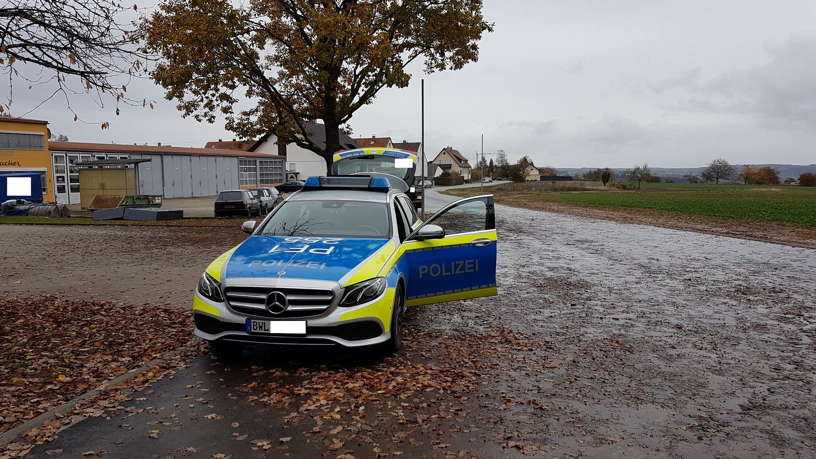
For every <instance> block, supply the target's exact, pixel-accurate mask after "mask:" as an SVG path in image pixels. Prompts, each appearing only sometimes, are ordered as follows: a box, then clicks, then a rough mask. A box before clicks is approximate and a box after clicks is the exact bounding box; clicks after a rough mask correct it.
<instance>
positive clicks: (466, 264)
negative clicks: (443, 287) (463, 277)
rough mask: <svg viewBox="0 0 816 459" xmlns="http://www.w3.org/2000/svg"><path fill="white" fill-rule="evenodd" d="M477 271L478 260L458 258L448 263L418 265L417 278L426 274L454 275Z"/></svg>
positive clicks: (434, 275)
mask: <svg viewBox="0 0 816 459" xmlns="http://www.w3.org/2000/svg"><path fill="white" fill-rule="evenodd" d="M478 271H479V260H478V259H475V260H459V261H451V262H449V263H439V264H433V265H422V266H420V267H419V278H420V279H422V278H423V277H426V276H431V277H439V276H455V275H458V274H468V273H475V272H478Z"/></svg>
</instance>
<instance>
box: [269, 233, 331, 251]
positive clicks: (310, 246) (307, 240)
mask: <svg viewBox="0 0 816 459" xmlns="http://www.w3.org/2000/svg"><path fill="white" fill-rule="evenodd" d="M342 240H343V239H341V238H336V237H287V238H286V239H284V240H283V245H281V244H277V245H275V247H272V248H271V249H270V250H269V253H280V252H283V253H312V254H315V255H329V254H330V253H332V252H334V247H335V245H336V244H337V243H338V242H340V241H342ZM289 244H299V245H289ZM320 244H326V245H328V246H329V247H325V246H323V247H321V246H320ZM315 246H316V247H315Z"/></svg>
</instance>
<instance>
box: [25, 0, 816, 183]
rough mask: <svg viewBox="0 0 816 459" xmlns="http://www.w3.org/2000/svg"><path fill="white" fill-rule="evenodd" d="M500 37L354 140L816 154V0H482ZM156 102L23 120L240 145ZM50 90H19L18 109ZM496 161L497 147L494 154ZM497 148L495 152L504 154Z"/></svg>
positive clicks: (578, 162)
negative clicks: (102, 124)
mask: <svg viewBox="0 0 816 459" xmlns="http://www.w3.org/2000/svg"><path fill="white" fill-rule="evenodd" d="M484 3H485V7H484V14H485V18H486V19H487V20H488V21H491V22H494V23H495V32H494V33H492V34H487V35H486V36H485V37H484V38H483V40H482V42H481V54H480V59H479V62H478V63H475V64H469V65H468V66H466V67H465V68H464V69H463V70H460V71H457V72H443V73H437V74H431V75H423V73H422V66H421V65H416V66H412V68H411V70H412V71H411V73H412V75H413V78H412V81H411V84H410V86H409V87H408V88H405V89H386V90H383V91H382V92H381V93H380V95H379V96H378V97H377V99H376V100H375V101H374V103H373V104H372V105H371V106H368V107H365V108H363V109H362V110H360V111H358V112H357V113H356V114H355V116H354V118H352V120H351V126H352V128H353V130H354V135H353V137H355V138H356V137H359V136H363V137H370V136H372V135H376V136H378V137H386V136H390V137H391V138H392V139H393V140H394V141H395V142H399V141H402V140H408V141H419V140H420V138H421V105H420V94H421V93H420V80H421V79H422V78H424V79H425V144H426V150H427V151H428V155H429V156H431V157H433V156H434V155H435V153H437V152H439V150H441V149H442V148H444V147H446V146H451V147H454V148H455V149H457V150H459V151H460V152H461V153H463V154H464V155H465V157H467V158H468V159H470V160H471V162H472V163H475V161H476V152H477V151H481V148H482V146H481V138H482V135H484V151H485V152H487V153H493V152H496V151H498V150H504V151H505V152H506V153H507V155H508V157H509V159H510V160H511V161H515V160H516V159H518V158H519V157H521V156H524V155H528V156H530V157H531V158H532V159H533V160H534V162H535V164H536V165H537V166H547V165H549V166H553V167H556V168H558V167H593V168H596V167H619V168H624V167H632V166H634V165H636V164H643V163H648V164H649V166H651V167H697V166H704V165H706V164H708V163H709V162H711V160H713V159H717V158H724V159H726V160H728V161H729V162H731V163H732V164H760V163H787V164H812V163H816V154H814V146H816V2H814V1H813V0H809V1H794V0H774V1H765V0H705V1H700V0H683V1H657V0H630V1H609V0H585V1H581V0H578V1H568V0H563V1H541V0H485V2H484ZM137 91H142V92H143V93H144V94H145V95H146V96H147V98H148V99H153V100H155V101H156V109H154V110H150V109H142V108H131V107H126V108H123V109H122V114H121V115H120V116H118V117H117V116H115V115H113V113H112V110H113V109H112V108H111V105H108V106H106V107H105V108H104V109H101V108H97V107H96V106H95V105H92V104H91V103H90V101H88V100H77V98H76V97H74V98H72V100H71V104H72V105H73V106H74V107H75V108H77V109H78V110H79V111H80V114H81V115H82V116H84V117H85V118H87V119H90V120H93V121H109V122H110V129H109V130H105V131H103V130H101V129H100V128H99V126H97V125H83V124H82V123H75V122H74V121H73V115H72V114H70V113H68V112H67V110H66V109H65V102H64V100H60V99H55V100H52V101H50V102H49V103H47V104H45V105H44V106H43V107H41V108H39V109H37V110H36V111H34V112H33V113H30V114H28V115H26V117H28V118H34V119H43V120H47V121H49V123H50V125H49V127H50V128H51V130H52V132H54V133H62V134H65V135H67V136H68V137H69V138H70V140H71V141H77V142H102V143H111V142H115V143H139V144H143V143H148V144H150V145H155V144H156V143H158V142H162V144H164V145H167V144H170V145H174V146H196V147H198V146H203V145H204V143H205V142H207V141H210V140H218V139H219V138H222V139H225V140H226V139H231V138H233V137H234V136H233V134H231V133H229V132H227V131H224V129H223V122H220V123H217V124H215V125H209V124H200V123H197V122H196V121H193V120H191V119H186V120H185V119H182V118H181V116H180V113H179V112H178V111H176V109H175V107H174V103H173V102H170V101H166V100H164V98H163V92H162V90H161V89H160V88H158V87H152V86H150V85H148V84H143V85H136V84H132V85H131V87H130V88H129V93H135V92H137ZM38 97H39V98H40V100H41V97H42V93H41V90H40V92H38V89H37V88H35V89H33V90H27V88H26V87H24V86H22V85H16V86H15V87H14V102H13V105H12V109H13V113H14V114H15V115H17V116H19V115H22V114H23V113H25V112H26V111H28V110H29V109H30V108H31V107H33V106H34V105H36V104H35V101H36V100H37V98H38ZM490 157H491V156H487V158H488V159H489V158H490ZM493 157H494V158H495V155H493Z"/></svg>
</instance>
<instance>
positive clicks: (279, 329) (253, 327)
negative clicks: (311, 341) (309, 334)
mask: <svg viewBox="0 0 816 459" xmlns="http://www.w3.org/2000/svg"><path fill="white" fill-rule="evenodd" d="M246 331H247V333H268V334H275V335H305V334H306V321H305V320H288V321H277V320H276V321H270V320H255V319H247V321H246Z"/></svg>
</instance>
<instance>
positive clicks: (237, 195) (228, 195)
mask: <svg viewBox="0 0 816 459" xmlns="http://www.w3.org/2000/svg"><path fill="white" fill-rule="evenodd" d="M242 199H243V195H242V193H241V192H240V191H222V192H221V194H219V195H218V201H241V200H242Z"/></svg>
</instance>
